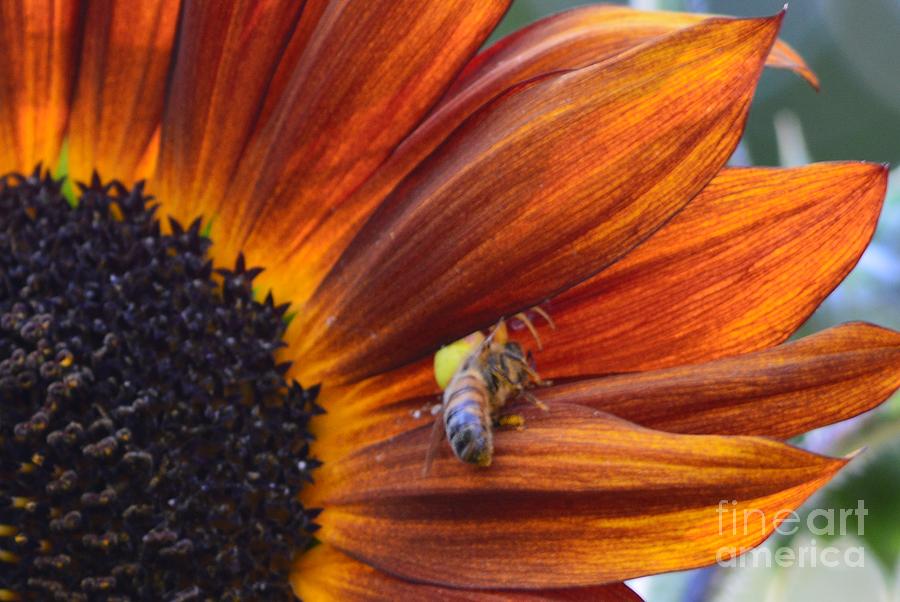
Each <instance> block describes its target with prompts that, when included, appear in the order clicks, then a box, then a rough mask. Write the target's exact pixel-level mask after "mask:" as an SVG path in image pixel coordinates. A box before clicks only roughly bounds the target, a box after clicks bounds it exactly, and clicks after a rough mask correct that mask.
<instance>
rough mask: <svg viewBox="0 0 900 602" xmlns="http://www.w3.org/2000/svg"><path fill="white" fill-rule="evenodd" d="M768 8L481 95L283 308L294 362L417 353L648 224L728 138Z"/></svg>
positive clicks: (619, 248) (699, 175)
mask: <svg viewBox="0 0 900 602" xmlns="http://www.w3.org/2000/svg"><path fill="white" fill-rule="evenodd" d="M780 21H781V16H780V15H779V16H777V17H773V18H769V19H748V20H727V19H710V20H708V21H704V22H703V23H701V24H699V25H696V26H694V27H690V28H687V29H683V30H680V31H678V32H676V33H674V34H671V35H670V36H667V37H664V38H660V39H658V40H655V41H653V42H650V43H648V44H646V45H644V46H641V47H639V48H637V49H635V50H633V51H631V52H627V53H624V54H621V55H618V56H617V57H615V58H614V59H611V60H610V61H607V62H605V63H601V64H598V65H592V66H590V67H585V68H583V69H579V70H575V71H572V72H569V73H565V74H562V75H559V74H557V75H553V76H548V77H546V78H544V79H541V80H540V81H536V82H532V83H531V84H529V85H526V86H524V87H522V88H520V89H517V90H515V91H513V92H510V93H508V94H506V95H504V96H503V97H502V98H501V99H499V100H497V101H496V102H494V103H492V104H491V105H490V106H488V107H487V108H485V109H482V110H481V111H479V112H478V113H477V114H476V115H474V116H473V117H472V118H470V119H469V120H468V121H467V122H466V124H465V126H464V127H462V128H460V129H459V130H457V132H455V133H454V135H453V136H452V137H451V138H449V139H448V141H447V142H446V143H445V144H444V145H442V146H441V147H440V148H439V149H438V150H437V151H435V153H434V154H432V155H431V156H430V157H429V159H428V160H427V161H426V162H425V163H423V164H422V166H420V167H419V168H418V169H417V170H416V171H414V172H413V173H412V174H411V176H410V177H409V178H407V179H406V180H405V181H404V183H403V184H402V185H401V186H400V187H399V188H398V189H397V190H396V191H395V192H394V193H393V194H392V195H391V196H390V197H389V198H388V199H387V201H386V202H385V204H383V205H382V206H381V207H380V208H379V210H378V211H377V212H376V213H375V214H374V215H373V217H372V218H371V219H370V221H369V222H368V223H367V224H366V226H365V227H364V228H363V230H361V231H360V233H359V235H358V236H357V237H356V238H355V239H354V241H353V243H352V244H351V246H350V247H349V249H348V251H347V252H346V253H345V254H344V256H343V257H342V259H341V262H340V263H339V264H338V266H337V268H336V269H335V270H334V271H332V272H331V273H330V274H329V276H328V277H327V279H326V280H325V281H324V283H323V284H322V286H321V287H320V288H319V290H318V291H317V292H316V293H315V295H314V296H313V297H312V298H311V299H310V301H309V302H308V303H307V305H306V306H305V307H304V308H303V310H302V311H301V312H300V313H299V314H298V318H297V319H296V320H295V324H296V325H297V328H298V332H302V333H303V337H302V340H300V344H299V345H298V351H299V352H302V357H303V358H304V359H303V366H302V368H301V369H302V370H306V371H307V378H310V376H311V377H312V378H313V379H315V378H320V377H321V376H323V375H328V376H329V377H332V378H340V379H348V378H354V377H361V376H364V375H366V374H371V373H375V372H378V371H380V370H384V369H387V368H391V367H394V366H397V365H400V364H402V363H405V362H407V361H410V360H413V359H415V358H416V357H421V356H422V355H424V354H425V353H427V352H428V351H430V350H433V349H434V348H435V347H436V346H437V345H438V344H440V343H441V342H447V341H449V340H453V339H454V338H457V337H459V336H462V335H465V334H467V333H468V332H471V331H473V330H475V329H476V328H478V327H483V326H487V325H488V324H489V323H491V322H492V321H494V320H496V318H497V316H498V315H500V314H504V313H507V312H510V311H513V310H516V309H519V308H522V307H527V306H529V305H531V304H534V303H536V302H539V301H541V300H543V299H545V298H546V297H548V296H551V295H553V294H556V293H559V292H560V291H562V290H565V289H566V288H568V287H570V286H573V285H574V284H576V283H578V282H580V281H582V280H584V279H585V278H588V277H589V276H591V275H592V274H594V273H596V272H597V271H599V270H600V269H602V268H603V267H604V266H606V265H609V264H610V263H611V262H613V261H615V260H616V259H618V258H619V257H621V256H622V255H623V254H624V253H626V252H627V251H629V250H630V249H631V248H633V247H634V245H636V244H638V243H639V242H641V241H642V240H644V239H645V238H646V237H647V236H649V235H650V234H652V233H653V232H654V231H655V230H656V229H657V228H659V226H661V225H662V224H663V223H664V222H665V221H666V220H668V219H669V218H670V217H671V216H672V214H674V213H675V212H677V211H678V210H680V209H681V208H682V207H683V206H684V205H685V204H686V203H687V202H688V201H689V200H690V199H691V198H692V197H693V196H694V195H695V194H696V193H697V192H699V191H700V190H701V189H702V188H703V186H705V185H706V183H707V182H708V181H709V180H710V179H711V178H712V177H713V175H715V173H716V172H717V171H718V170H719V169H720V168H721V167H722V165H723V164H724V162H725V161H726V159H727V157H728V156H729V155H730V153H731V152H732V150H733V148H734V146H735V145H736V144H737V141H738V138H739V136H740V133H741V130H742V125H743V121H744V118H745V116H746V110H747V107H748V106H749V102H750V98H751V96H752V92H753V89H754V86H755V83H756V79H757V76H758V75H759V71H760V70H761V69H762V65H763V62H764V59H765V56H766V55H767V54H768V50H769V48H770V46H771V43H772V42H773V41H774V39H775V35H776V33H777V30H778V26H779V23H780Z"/></svg>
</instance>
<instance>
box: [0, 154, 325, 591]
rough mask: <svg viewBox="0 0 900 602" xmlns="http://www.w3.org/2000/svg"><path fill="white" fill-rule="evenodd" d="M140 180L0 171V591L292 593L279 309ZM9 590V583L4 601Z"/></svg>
mask: <svg viewBox="0 0 900 602" xmlns="http://www.w3.org/2000/svg"><path fill="white" fill-rule="evenodd" d="M199 229H200V225H199V222H198V223H195V224H193V225H192V226H191V227H190V228H188V229H186V230H185V229H183V228H182V227H180V226H179V225H178V224H174V223H173V224H172V230H173V233H172V234H171V235H165V234H162V233H161V231H160V225H159V222H158V220H157V219H156V218H155V217H154V207H153V206H151V205H150V204H149V203H148V198H147V197H145V196H144V195H143V194H142V191H141V189H140V188H135V189H133V190H126V189H125V188H123V187H122V186H120V185H119V184H117V183H113V184H110V185H105V186H101V185H100V183H99V182H98V181H96V180H95V182H94V183H93V184H92V186H91V187H89V188H87V189H84V190H83V191H82V194H81V198H80V201H79V203H78V204H77V206H76V207H75V208H72V207H71V206H70V205H69V204H68V203H67V201H66V200H65V198H64V197H63V196H62V194H61V193H60V182H58V181H54V180H53V179H51V178H50V177H49V176H40V175H39V174H38V173H37V172H36V173H35V174H34V175H32V176H31V177H28V178H26V177H23V176H19V175H10V176H6V177H3V178H0V316H2V318H0V598H2V597H3V596H4V595H5V596H7V597H11V596H13V593H15V594H16V595H17V596H20V597H21V599H23V600H95V599H96V600H237V599H240V600H247V599H265V600H280V599H284V600H287V599H291V597H292V596H291V592H290V587H289V584H288V578H287V577H288V571H289V567H290V563H291V560H292V557H293V556H294V555H295V554H296V553H297V552H298V551H300V550H302V549H303V548H304V546H306V545H307V543H308V541H309V538H310V534H311V532H312V530H313V529H314V525H313V523H312V518H313V517H314V514H315V513H314V512H312V511H307V510H305V509H304V508H303V506H302V505H301V504H300V502H299V501H298V492H299V491H300V489H301V487H302V486H303V484H304V482H307V481H308V480H309V478H310V471H311V470H312V468H313V467H314V466H315V465H316V462H315V461H314V460H313V459H311V458H308V457H307V454H308V443H309V439H310V437H309V434H308V422H309V419H310V417H311V416H312V415H314V414H315V413H316V412H317V411H318V409H317V407H316V406H315V396H316V390H315V389H303V388H302V387H301V386H300V385H299V384H298V383H296V382H290V383H289V382H286V380H285V377H284V374H285V372H286V370H287V368H288V366H287V364H279V363H277V361H276V359H275V357H274V353H275V351H276V350H277V349H278V348H279V347H281V346H283V343H282V340H281V338H282V335H283V333H284V329H285V322H284V312H285V309H286V306H276V305H275V304H274V302H273V300H272V298H271V296H270V297H268V298H267V299H266V300H265V301H264V302H258V301H256V300H254V298H253V292H252V288H251V287H252V281H253V278H254V276H255V275H256V274H257V273H258V270H254V269H246V268H245V267H244V265H243V261H240V260H239V261H238V265H237V267H236V268H235V269H234V270H214V269H213V267H212V263H211V262H210V260H209V259H208V258H207V255H206V252H207V250H208V248H209V244H210V242H209V240H208V239H206V238H204V237H203V236H202V235H201V234H200V231H199ZM4 590H5V591H4Z"/></svg>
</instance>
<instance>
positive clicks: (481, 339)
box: [423, 308, 553, 473]
mask: <svg viewBox="0 0 900 602" xmlns="http://www.w3.org/2000/svg"><path fill="white" fill-rule="evenodd" d="M535 311H536V312H537V313H539V314H540V315H542V316H544V318H545V319H547V321H548V322H549V323H550V324H551V325H552V324H553V322H552V321H550V318H549V316H548V315H547V314H546V313H545V312H543V310H541V309H539V308H535ZM516 317H517V318H518V319H519V320H521V321H522V322H523V323H524V324H525V325H526V326H527V327H528V329H529V330H530V331H531V333H532V334H533V335H534V337H535V340H536V341H537V344H538V348H541V342H540V338H538V336H537V331H536V330H535V328H534V325H533V324H532V323H531V321H530V320H529V319H528V317H527V316H525V314H518V315H517V316H516ZM529 360H530V357H529V355H527V354H526V353H525V351H524V350H523V349H522V346H521V345H520V344H519V343H517V342H515V341H511V340H510V339H509V331H508V329H507V325H506V321H505V320H503V319H501V320H500V321H499V322H498V323H497V325H496V326H495V327H494V328H493V330H491V332H490V334H489V335H487V336H485V335H484V334H482V333H481V332H476V333H474V334H472V335H470V336H468V337H466V338H465V339H462V340H460V341H457V342H456V343H454V344H452V345H449V346H447V347H445V348H444V349H442V350H441V351H440V352H438V354H437V355H436V356H435V376H436V378H437V380H438V384H439V385H441V386H442V387H443V388H444V393H443V397H442V401H441V408H440V409H441V416H440V417H438V418H437V419H436V420H435V424H434V428H433V430H432V442H431V445H430V447H429V450H428V456H427V458H426V461H425V468H424V471H423V473H427V472H428V470H429V468H430V465H431V461H432V459H433V455H434V451H435V449H436V447H437V445H438V443H439V439H440V431H441V428H440V427H441V426H443V431H444V432H445V433H446V436H447V441H448V442H449V443H450V448H451V449H452V450H453V453H454V454H455V455H456V457H457V458H459V459H460V460H461V461H463V462H467V463H470V464H476V465H478V466H489V465H490V464H491V460H492V459H493V453H494V441H493V425H494V423H495V422H498V421H499V420H500V417H499V412H500V409H501V408H502V407H503V406H504V405H506V403H507V402H508V401H511V400H513V399H516V398H518V397H525V398H526V399H528V400H529V401H531V402H532V403H535V404H536V405H538V406H539V407H541V408H543V409H546V406H544V405H543V404H542V403H541V402H540V401H538V400H537V399H536V398H535V397H534V396H533V395H531V394H530V393H529V392H528V391H527V389H528V388H529V387H532V386H535V385H544V384H547V383H546V382H545V381H543V380H542V379H541V377H540V376H539V375H538V373H537V372H536V371H535V370H534V368H532V367H531V365H530V362H529Z"/></svg>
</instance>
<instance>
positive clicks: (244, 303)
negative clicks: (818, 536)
mask: <svg viewBox="0 0 900 602" xmlns="http://www.w3.org/2000/svg"><path fill="white" fill-rule="evenodd" d="M507 5H508V2H505V1H502V0H493V1H480V0H479V1H477V2H476V1H474V0H473V1H471V2H469V1H465V0H446V1H441V2H421V1H420V0H408V1H407V0H390V1H386V0H385V1H382V0H368V1H366V2H343V1H338V0H308V1H306V2H288V1H275V0H260V1H256V2H251V1H236V2H200V1H197V2H188V1H185V2H177V1H173V0H156V1H151V0H148V1H146V2H140V3H138V2H132V1H130V0H127V1H126V0H121V1H117V0H108V1H86V0H85V1H82V2H75V1H73V0H22V1H19V2H15V1H13V2H8V3H3V4H2V5H0V18H2V20H3V23H4V27H3V28H2V29H0V60H2V64H3V65H4V76H3V78H2V79H0V169H2V171H3V172H5V173H6V174H7V175H5V176H3V178H2V182H0V247H2V256H0V262H2V263H0V268H2V272H0V276H2V278H0V311H2V317H0V401H2V403H0V418H2V421H0V446H2V449H3V454H2V458H0V475H2V479H3V480H2V484H0V568H2V573H0V600H31V599H42V600H43V599H56V600H93V599H105V600H145V599H146V600H179V601H186V600H195V599H215V600H229V599H231V600H236V599H266V600H270V599H271V600H274V599H292V598H293V595H294V594H296V595H299V596H301V597H303V598H305V599H327V598H336V599H359V598H418V599H422V598H444V599H470V598H488V599H490V598H494V599H541V598H556V599H562V598H564V599H572V598H577V599H625V600H629V599H634V597H635V596H634V594H633V593H632V592H631V590H629V589H628V588H627V587H626V586H625V585H623V584H622V581H623V580H625V579H629V578H632V577H636V576H639V575H648V574H654V573H659V572H663V571H672V570H678V569H685V568H691V567H698V566H703V565H707V564H711V563H713V562H715V561H716V560H717V556H719V557H721V555H722V550H734V551H740V550H744V549H747V548H749V547H752V546H754V545H757V544H758V543H760V542H761V541H763V540H764V539H765V538H766V537H767V536H768V535H769V534H770V533H771V532H772V530H773V529H774V527H775V526H776V525H777V524H778V522H779V521H781V520H783V519H784V518H785V516H786V514H785V513H786V512H787V511H790V510H791V509H793V508H796V507H797V506H798V505H799V504H800V503H801V502H803V500H805V499H806V498H807V497H808V496H809V495H811V494H812V493H813V492H814V491H816V490H817V489H818V488H820V487H821V486H823V485H824V484H825V483H826V482H828V481H829V479H831V478H832V477H833V476H834V475H835V474H836V473H837V471H839V470H840V469H841V467H843V466H844V465H845V464H846V463H847V461H848V459H846V458H843V459H841V458H827V457H823V456H819V455H815V454H812V453H808V452H806V451H803V450H801V449H798V448H795V447H792V446H790V445H788V444H786V443H784V442H783V441H784V440H785V439H787V438H790V437H792V436H794V435H796V434H799V433H802V432H805V431H807V430H809V429H812V428H816V427H819V426H822V425H825V424H829V423H832V422H835V421H839V420H842V419H845V418H848V417H851V416H853V415H856V414H858V413H860V412H863V411H865V410H868V409H870V408H872V407H874V406H876V405H878V404H879V403H880V402H881V401H883V400H884V399H886V398H887V396H888V395H890V393H891V392H892V391H893V390H894V389H896V388H897V386H898V384H900V334H898V333H895V332H891V331H888V330H885V329H882V328H879V327H876V326H872V325H868V324H862V323H855V324H847V325H843V326H839V327H836V328H833V329H831V330H828V331H825V332H823V333H820V334H817V335H814V336H811V337H808V338H805V339H802V340H798V341H795V342H791V343H787V344H782V343H784V341H785V340H786V339H787V338H788V337H789V336H790V334H791V333H793V332H794V331H795V330H796V329H797V328H798V326H799V325H800V324H801V323H802V322H803V321H804V319H805V318H806V317H807V316H808V315H809V314H810V313H811V312H812V311H813V309H814V308H815V307H816V306H817V305H818V304H819V303H820V302H821V301H822V299H823V298H824V297H825V296H826V295H827V294H828V293H829V292H830V291H831V289H833V288H834V286H836V285H837V283H838V282H839V281H840V280H841V279H842V278H843V277H844V276H845V275H846V274H847V273H848V271H849V270H850V269H851V268H852V266H853V265H854V264H855V262H856V260H857V259H858V258H859V256H860V254H861V253H862V251H863V249H864V248H865V246H866V245H867V243H868V241H869V239H870V237H871V235H872V232H873V231H874V228H875V224H876V221H877V217H878V213H879V210H880V206H881V202H882V200H883V197H884V191H885V185H886V169H885V167H884V166H881V165H871V164H864V163H830V164H821V165H813V166H808V167H802V168H796V169H762V168H752V169H736V168H727V167H725V163H726V161H727V159H728V157H729V156H730V154H731V153H732V151H733V150H734V148H735V146H736V145H737V143H738V140H739V138H740V136H741V132H742V129H743V125H744V122H745V120H746V116H747V111H748V107H749V105H750V101H751V97H752V94H753V90H754V87H755V85H756V82H757V79H758V77H759V75H760V72H761V71H762V69H763V67H764V66H765V65H769V66H771V67H778V68H788V69H791V70H793V71H795V72H797V73H799V74H800V75H801V76H803V77H805V78H806V79H807V80H809V81H810V82H811V83H812V84H813V85H816V80H815V76H814V75H813V74H812V72H811V71H809V69H808V68H807V67H806V65H805V64H804V63H803V61H802V59H800V57H799V56H797V55H796V53H794V52H793V51H792V50H791V49H790V48H789V47H788V46H786V45H785V44H784V43H782V42H780V41H778V40H777V39H776V37H777V32H778V29H779V25H780V23H781V20H782V17H783V15H782V14H779V15H776V16H774V17H769V18H758V19H726V18H719V17H712V18H707V16H704V15H688V14H670V13H643V12H637V11H633V10H630V9H625V8H618V7H602V6H597V7H586V8H581V9H577V10H573V11H569V12H566V13H562V14H560V15H556V16H553V17H549V18H547V19H544V20H542V21H539V22H537V23H535V24H533V25H531V26H530V27H528V28H526V29H523V30H521V31H519V32H517V33H515V34H513V35H511V36H509V37H507V38H505V39H503V40H501V41H499V42H498V43H496V44H494V45H492V46H491V47H490V48H488V49H487V50H485V51H482V52H479V48H480V47H481V46H482V45H483V44H484V43H485V40H486V39H487V37H488V35H489V34H490V32H491V31H492V30H493V29H494V27H495V26H496V25H497V23H498V22H499V20H500V19H501V18H502V16H503V14H504V12H505V11H506V9H507V7H508V6H507ZM51 167H53V168H54V169H55V170H56V171H55V172H53V173H55V174H56V175H53V173H51V172H50V171H49V170H48V168H51ZM61 175H65V176H66V177H65V179H63V178H62V177H61ZM72 183H75V186H72ZM255 266H261V267H255ZM262 268H264V269H262ZM535 307H538V308H539V309H540V312H546V313H548V314H549V315H550V316H552V319H553V320H554V321H555V324H556V328H555V330H550V329H548V328H547V327H546V326H545V325H543V324H541V323H539V326H538V327H539V328H540V330H541V332H540V335H541V337H542V339H543V341H544V348H543V350H542V351H537V350H535V351H536V353H535V356H536V361H537V367H538V369H539V371H540V373H541V375H542V376H543V377H544V378H547V379H550V380H552V381H553V382H554V384H553V385H551V386H548V387H545V388H541V389H536V390H535V391H534V393H535V394H536V395H537V396H538V397H539V398H540V399H541V400H543V401H544V402H545V403H546V404H547V406H548V408H549V409H548V411H542V410H539V409H534V408H530V407H523V408H518V407H516V408H513V409H514V411H517V412H520V413H521V414H522V416H523V417H524V419H525V425H524V428H523V429H520V430H515V429H500V430H498V432H497V433H496V436H495V445H496V452H495V457H494V462H493V464H492V465H491V466H490V467H489V468H486V469H479V468H477V467H472V466H469V465H465V464H463V463H461V462H458V461H457V460H456V459H454V458H453V457H452V456H451V454H450V452H449V450H447V449H444V448H445V447H446V446H444V448H442V449H441V451H440V452H439V453H438V454H437V458H436V460H435V462H434V465H433V466H432V468H431V470H430V472H428V473H427V474H425V475H423V473H422V466H423V463H424V459H425V457H426V454H427V449H428V447H429V438H430V436H429V433H430V431H431V421H432V420H434V418H433V417H432V416H431V415H430V413H429V412H427V411H425V410H424V409H423V408H427V407H428V406H430V405H431V404H433V403H434V401H435V399H436V394H437V393H438V389H437V385H436V384H435V382H434V377H433V373H432V357H433V355H434V353H435V352H436V350H437V349H438V348H439V347H440V346H441V345H443V344H447V343H450V342H452V341H454V340H457V339H459V338H461V337H463V336H465V335H468V334H470V333H472V332H475V331H477V330H479V329H485V328H487V327H489V326H490V325H491V324H493V323H495V322H496V321H497V320H498V318H500V317H502V316H512V315H515V314H517V313H520V312H526V313H525V314H524V315H525V316H527V315H528V313H527V312H528V311H530V308H535ZM540 312H538V313H540ZM510 326H511V328H512V329H513V336H514V337H518V338H520V340H522V341H523V344H525V345H526V346H532V345H533V343H531V342H530V341H529V339H528V337H527V336H522V333H523V332H524V331H523V329H522V326H523V322H522V320H516V319H510ZM323 409H324V413H323ZM723 502H727V504H728V506H727V507H728V508H729V509H730V510H733V511H734V512H752V513H753V515H754V516H757V517H761V518H762V520H761V524H759V526H758V527H757V528H751V529H743V530H740V529H731V528H722V512H721V509H722V503H723ZM729 527H730V525H729ZM732 553H734V552H732Z"/></svg>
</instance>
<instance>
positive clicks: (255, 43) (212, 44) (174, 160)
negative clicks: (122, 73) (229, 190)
mask: <svg viewBox="0 0 900 602" xmlns="http://www.w3.org/2000/svg"><path fill="white" fill-rule="evenodd" d="M303 10H304V3H302V2H282V1H280V0H262V1H261V2H248V1H241V2H189V3H186V4H185V6H184V10H183V11H182V12H183V14H182V18H181V19H182V23H181V26H180V34H179V44H178V50H177V54H176V57H175V64H174V68H173V72H172V76H171V78H172V81H171V84H170V87H171V90H170V92H169V97H168V100H167V103H166V108H165V113H164V115H163V124H162V133H161V148H160V157H159V165H158V171H157V175H156V181H155V182H154V183H153V184H152V190H153V191H154V193H155V194H156V195H157V196H158V197H159V198H161V199H162V200H163V202H164V203H165V205H166V210H167V211H168V212H169V213H171V214H173V215H175V216H176V217H178V218H179V219H181V220H182V221H184V222H187V221H190V220H192V219H194V218H195V217H197V216H198V215H201V214H202V215H204V217H206V218H207V219H209V218H213V217H215V215H216V214H217V213H218V212H219V210H220V209H221V203H222V202H223V198H224V193H225V189H226V187H227V185H228V183H229V182H230V181H231V178H232V177H233V176H234V172H235V170H236V166H237V164H238V161H239V160H240V158H241V153H242V151H243V149H244V147H245V146H246V144H247V142H248V140H249V139H250V135H251V133H252V132H253V129H254V127H255V126H256V121H257V117H258V116H259V112H260V110H261V108H262V105H263V102H264V99H265V95H266V88H267V84H268V82H269V81H270V80H271V78H272V76H273V74H274V73H275V71H276V69H277V67H278V64H279V60H280V58H281V56H282V52H283V50H284V48H285V46H286V45H287V44H288V41H289V40H290V37H291V34H292V33H293V32H294V30H295V28H296V26H297V23H298V20H299V19H300V14H301V12H303ZM235 211H236V210H235ZM216 221H218V220H216ZM216 242H217V244H216V245H215V246H214V247H213V249H214V250H216V252H217V253H221V252H222V250H221V249H220V248H219V247H220V245H219V244H218V243H219V242H220V241H219V239H218V238H217V240H216ZM222 242H227V241H222Z"/></svg>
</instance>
